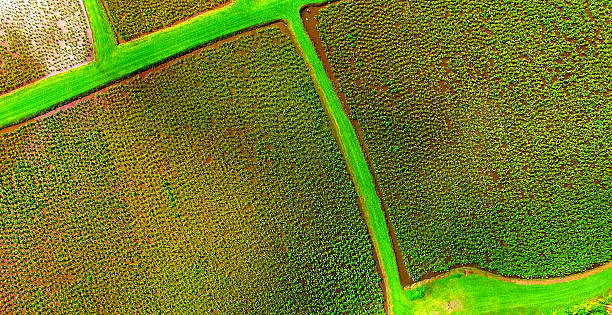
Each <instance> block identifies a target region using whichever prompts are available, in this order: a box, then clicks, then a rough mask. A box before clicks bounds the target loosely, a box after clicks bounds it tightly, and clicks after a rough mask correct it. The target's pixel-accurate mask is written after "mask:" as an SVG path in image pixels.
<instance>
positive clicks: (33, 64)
mask: <svg viewBox="0 0 612 315" xmlns="http://www.w3.org/2000/svg"><path fill="white" fill-rule="evenodd" d="M92 56H93V54H92V40H91V31H90V30H89V25H88V22H87V17H86V15H85V11H84V9H83V4H82V3H81V1H80V0H66V1H57V0H51V1H30V2H28V1H23V0H5V1H2V2H0V94H4V93H6V92H8V91H10V90H13V89H15V88H18V87H20V86H23V85H25V84H27V83H30V82H33V81H35V80H38V79H40V78H42V77H45V76H48V75H51V74H54V73H57V72H60V71H64V70H67V69H70V68H72V67H75V66H77V65H80V64H83V63H85V62H88V61H91V59H92Z"/></svg>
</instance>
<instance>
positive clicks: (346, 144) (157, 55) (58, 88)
mask: <svg viewBox="0 0 612 315" xmlns="http://www.w3.org/2000/svg"><path fill="white" fill-rule="evenodd" d="M83 2H84V4H85V7H86V10H87V13H88V17H89V21H90V24H91V25H90V26H91V29H92V31H93V36H94V49H95V54H96V59H95V61H94V62H92V63H90V64H87V65H85V66H82V67H78V68H74V69H72V70H69V71H66V72H64V73H61V74H58V75H55V76H52V77H50V78H47V79H44V80H41V81H38V82H36V83H34V84H31V85H28V86H25V87H23V88H20V89H18V90H17V91H15V92H12V93H10V94H6V95H4V96H2V97H0V128H2V127H6V126H9V125H13V124H16V123H18V122H20V121H23V120H26V119H28V118H31V117H34V116H36V115H37V114H40V113H43V112H46V111H49V110H50V109H52V108H53V107H55V106H58V105H60V104H62V103H64V102H67V101H69V100H72V99H75V98H77V97H79V96H83V95H86V94H88V93H89V92H91V91H93V90H96V89H99V88H100V87H101V86H104V85H106V84H109V83H111V82H113V81H116V80H119V79H121V78H123V77H126V76H128V75H130V74H132V73H134V72H136V71H139V70H141V69H145V68H147V67H151V66H153V65H156V64H159V63H161V62H163V61H164V60H167V59H169V58H171V57H173V56H175V55H177V54H180V53H182V52H184V51H187V50H190V49H194V48H196V47H200V46H202V45H205V44H206V43H207V42H210V41H212V40H214V39H217V38H219V37H223V36H228V35H231V34H233V33H236V32H238V31H240V30H242V29H245V28H248V27H252V26H255V25H260V24H265V23H269V22H272V21H275V20H279V19H284V20H285V21H287V22H288V23H289V24H290V27H291V29H292V30H293V32H294V34H295V36H296V39H297V42H298V44H299V46H300V47H301V49H302V52H303V54H304V57H305V59H306V61H307V62H308V63H309V65H310V66H311V67H312V68H311V71H312V73H313V76H314V78H315V81H316V82H317V85H318V88H319V89H320V91H319V92H320V93H321V95H322V99H323V103H324V104H325V106H326V111H327V112H328V115H329V117H330V120H331V123H332V127H334V129H335V131H336V133H337V136H338V140H339V144H340V147H341V149H342V151H343V154H344V157H345V160H346V162H347V165H348V168H349V171H350V173H351V176H352V179H353V181H354V183H355V186H356V190H357V193H358V196H359V200H360V203H361V207H362V211H363V214H364V217H365V220H366V224H367V225H368V229H369V232H370V235H371V236H372V239H373V241H374V247H375V249H376V252H377V255H378V258H379V263H380V266H381V269H382V270H383V273H384V277H385V289H386V296H387V302H388V304H389V308H390V310H391V311H392V313H394V314H411V313H423V312H427V313H430V312H432V311H440V312H448V311H457V312H460V313H461V312H463V313H472V314H473V313H483V312H484V313H491V312H492V313H533V312H538V313H542V312H543V313H554V312H558V311H560V310H562V309H564V307H567V306H570V305H574V304H578V303H581V302H584V301H585V300H588V299H589V298H591V297H596V296H599V295H602V294H604V293H606V292H607V291H608V289H609V288H610V287H612V269H606V268H604V269H603V270H598V272H596V273H589V276H588V277H583V278H581V279H575V280H574V279H572V280H573V281H569V282H562V283H552V284H531V283H530V285H524V284H520V283H512V282H507V281H504V280H503V279H502V280H500V279H496V278H495V277H493V276H491V275H490V274H487V273H484V272H472V274H470V275H468V276H466V275H465V270H461V269H459V270H455V271H453V272H451V273H449V274H447V275H445V276H443V277H441V278H440V279H437V280H435V281H432V282H428V283H426V284H425V285H424V287H425V292H426V295H425V297H423V298H421V299H418V300H417V301H414V302H412V301H409V300H408V299H407V298H406V295H405V290H404V289H403V288H402V287H401V285H400V281H399V275H398V273H397V265H396V262H395V257H394V254H393V249H392V247H391V241H390V238H389V233H388V229H387V226H386V223H385V219H384V213H383V211H382V209H381V206H380V201H379V200H378V198H377V196H376V192H375V190H374V185H373V181H372V177H371V174H370V173H369V170H368V167H367V163H366V161H365V158H364V156H363V154H362V151H361V147H360V145H359V141H358V140H357V136H356V134H355V130H354V129H353V128H352V126H351V124H350V122H349V121H348V119H347V117H346V116H345V115H344V112H343V111H342V107H341V104H340V100H339V99H338V96H337V95H336V94H335V93H334V90H333V87H332V84H331V82H330V80H329V78H328V77H327V75H326V73H325V71H324V69H323V65H322V64H321V61H320V60H319V58H318V56H317V54H316V52H315V50H314V47H313V45H312V43H311V42H310V39H309V38H308V36H307V34H306V32H305V30H304V28H303V25H302V23H301V19H300V14H299V11H300V8H301V7H302V6H304V5H306V4H309V3H310V2H312V0H235V1H234V3H232V4H230V5H229V6H226V7H223V8H221V9H218V10H213V11H210V12H208V13H204V14H202V15H200V16H197V17H195V18H193V19H190V20H188V21H187V22H185V23H181V24H178V25H176V26H173V27H171V28H167V29H164V30H161V31H159V32H156V33H153V34H150V35H147V36H145V37H142V38H139V39H137V40H134V41H130V42H128V43H125V44H122V45H117V39H116V37H115V34H114V32H113V31H112V28H111V27H110V24H109V21H108V18H107V16H106V13H105V11H104V7H103V6H102V5H101V3H100V2H99V0H83ZM556 282H559V281H556Z"/></svg>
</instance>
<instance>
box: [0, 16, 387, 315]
mask: <svg viewBox="0 0 612 315" xmlns="http://www.w3.org/2000/svg"><path fill="white" fill-rule="evenodd" d="M286 33H287V30H286V27H285V26H284V25H283V24H282V23H277V24H274V25H272V26H268V27H265V28H261V29H258V30H255V31H249V32H247V33H243V34H241V35H239V36H236V37H233V38H231V39H229V40H225V41H222V42H218V43H216V44H214V45H213V46H210V47H207V48H203V49H200V50H196V51H195V52H193V53H190V54H188V55H185V56H183V57H180V58H178V59H175V60H174V61H171V62H168V63H166V64H163V65H161V66H159V67H157V68H154V69H152V70H149V71H145V72H143V73H140V74H138V75H136V76H134V77H132V78H129V79H127V80H124V81H121V82H119V83H116V84H114V85H111V86H109V87H107V88H105V89H103V90H101V91H100V92H98V93H95V94H92V95H90V96H87V97H85V98H84V99H81V100H79V101H76V102H74V103H71V104H68V105H66V106H64V107H62V108H59V109H57V110H55V111H52V112H50V113H48V114H45V115H43V116H40V117H37V118H35V119H33V120H31V121H28V122H26V123H24V124H22V125H21V126H20V127H18V128H12V129H10V130H5V131H4V132H3V133H2V134H1V135H0V142H1V144H0V157H2V159H0V231H1V234H0V270H1V272H0V313H10V312H14V311H15V312H16V311H18V310H21V309H28V310H30V311H32V312H44V313H78V312H95V313H104V312H122V313H123V312H124V313H159V312H164V313H167V312H171V313H202V314H213V313H217V314H230V313H236V314H246V313H249V312H251V313H253V314H273V313H284V314H290V313H304V312H307V313H322V312H331V313H353V314H369V313H382V312H383V298H382V292H381V289H380V281H381V279H380V276H379V275H378V273H377V272H376V268H375V262H374V259H373V256H372V243H371V242H370V238H369V235H368V230H367V228H366V225H365V224H364V223H363V221H362V219H361V217H360V211H359V209H358V206H357V203H356V194H355V187H354V186H353V183H352V182H351V180H350V178H349V175H348V173H347V170H346V166H345V164H344V161H343V159H342V155H341V153H340V151H339V150H338V146H337V144H336V141H335V139H334V137H333V135H332V132H331V128H330V126H329V122H328V120H327V116H326V113H325V112H324V110H323V106H322V104H321V101H320V100H319V97H318V95H317V93H316V92H315V85H314V84H313V81H312V78H311V77H310V75H309V73H308V70H307V69H308V68H307V67H306V66H305V63H304V60H303V59H302V58H301V57H300V56H299V54H298V53H297V51H296V48H295V47H294V44H293V42H292V40H291V38H290V37H289V36H288V35H286Z"/></svg>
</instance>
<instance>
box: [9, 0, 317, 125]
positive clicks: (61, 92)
mask: <svg viewBox="0 0 612 315" xmlns="http://www.w3.org/2000/svg"><path fill="white" fill-rule="evenodd" d="M308 2H309V1H308V0H276V1H265V0H264V1H261V0H259V1H254V0H235V1H234V3H232V4H230V5H229V6H226V7H224V8H221V9H218V10H213V11H210V12H207V13H204V14H202V15H200V16H198V17H195V18H193V19H190V20H188V21H186V22H184V23H181V24H178V25H176V26H174V27H171V28H167V29H164V30H161V31H159V32H156V33H153V34H150V35H148V36H145V37H143V38H140V39H137V40H134V41H130V42H128V43H125V44H122V45H117V41H116V37H115V35H114V33H113V31H112V28H111V27H110V24H109V21H108V17H107V15H106V12H105V10H104V7H103V5H102V4H101V2H100V1H99V0H84V4H85V8H86V10H87V13H88V17H89V21H90V26H91V29H92V32H93V34H94V46H95V50H96V59H95V61H94V62H92V63H90V64H87V65H85V66H82V67H78V68H75V69H73V70H70V71H67V72H64V73H61V74H57V75H55V76H52V77H50V78H47V79H45V80H41V81H38V82H36V83H34V84H31V85H28V86H25V87H23V88H21V89H18V90H17V91H15V92H13V93H10V94H6V95H4V96H2V97H0V128H2V127H6V126H9V125H12V124H15V123H18V122H20V121H23V120H25V119H28V118H31V117H34V116H36V115H37V114H40V113H43V112H45V111H48V110H50V109H51V108H53V107H54V106H56V105H57V104H60V103H62V102H65V101H67V100H70V99H73V98H75V97H78V96H80V95H83V94H84V93H87V92H89V91H92V90H94V89H96V88H98V87H100V86H103V85H105V84H108V83H109V82H112V81H114V80H117V79H120V78H122V77H125V76H126V75H129V74H131V73H134V72H135V71H138V70H140V69H143V68H146V67H149V66H151V65H155V64H157V63H159V62H161V61H163V60H165V59H167V58H169V57H172V56H174V55H176V54H179V53H181V52H184V51H186V50H189V49H193V48H195V47H198V46H200V45H202V44H204V43H206V42H209V41H212V40H214V39H216V38H219V37H222V36H225V35H229V34H233V33H236V32H238V31H240V30H242V29H245V28H248V27H251V26H254V25H258V24H264V23H268V22H271V21H274V20H278V19H280V18H283V17H284V16H285V13H286V12H298V11H299V8H300V7H301V6H303V5H305V4H307V3H308Z"/></svg>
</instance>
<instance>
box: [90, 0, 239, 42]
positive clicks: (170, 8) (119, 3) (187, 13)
mask: <svg viewBox="0 0 612 315" xmlns="http://www.w3.org/2000/svg"><path fill="white" fill-rule="evenodd" d="M100 1H104V4H105V7H106V10H107V13H108V15H109V17H110V20H111V24H112V26H113V29H114V30H115V32H116V34H117V36H118V37H119V40H121V41H129V40H131V39H134V38H137V37H140V36H142V35H145V34H148V33H151V32H153V31H156V30H159V29H161V28H164V27H166V26H169V25H172V24H175V23H177V22H179V21H181V20H184V19H187V18H189V17H192V16H194V15H197V14H198V13H202V12H204V11H207V10H210V9H213V8H216V7H219V6H221V5H224V4H227V3H229V2H230V0H169V1H145V0H127V1H126V0H100Z"/></svg>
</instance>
